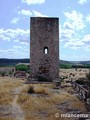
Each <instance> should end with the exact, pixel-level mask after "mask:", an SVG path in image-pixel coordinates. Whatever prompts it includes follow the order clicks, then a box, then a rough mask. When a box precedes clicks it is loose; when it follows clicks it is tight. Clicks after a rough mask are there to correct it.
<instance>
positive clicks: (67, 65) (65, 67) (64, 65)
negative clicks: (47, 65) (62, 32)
mask: <svg viewBox="0 0 90 120" xmlns="http://www.w3.org/2000/svg"><path fill="white" fill-rule="evenodd" d="M60 68H64V69H70V68H72V66H71V65H70V64H60Z"/></svg>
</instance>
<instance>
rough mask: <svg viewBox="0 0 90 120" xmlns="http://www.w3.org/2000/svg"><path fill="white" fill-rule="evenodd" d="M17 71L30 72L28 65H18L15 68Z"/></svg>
mask: <svg viewBox="0 0 90 120" xmlns="http://www.w3.org/2000/svg"><path fill="white" fill-rule="evenodd" d="M15 69H16V71H18V70H20V71H26V72H27V71H28V69H29V68H28V66H27V65H24V64H21V65H17V66H16V67H15Z"/></svg>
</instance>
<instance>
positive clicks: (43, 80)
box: [37, 75, 51, 82]
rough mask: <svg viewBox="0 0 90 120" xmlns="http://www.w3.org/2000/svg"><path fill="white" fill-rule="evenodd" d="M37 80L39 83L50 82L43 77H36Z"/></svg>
mask: <svg viewBox="0 0 90 120" xmlns="http://www.w3.org/2000/svg"><path fill="white" fill-rule="evenodd" d="M37 79H38V81H39V82H51V79H49V78H48V77H46V76H43V75H38V76H37Z"/></svg>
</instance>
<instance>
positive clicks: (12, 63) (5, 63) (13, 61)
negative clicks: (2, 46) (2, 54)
mask: <svg viewBox="0 0 90 120" xmlns="http://www.w3.org/2000/svg"><path fill="white" fill-rule="evenodd" d="M29 62H30V59H4V58H1V59H0V66H1V67H3V66H15V65H16V64H18V63H29Z"/></svg>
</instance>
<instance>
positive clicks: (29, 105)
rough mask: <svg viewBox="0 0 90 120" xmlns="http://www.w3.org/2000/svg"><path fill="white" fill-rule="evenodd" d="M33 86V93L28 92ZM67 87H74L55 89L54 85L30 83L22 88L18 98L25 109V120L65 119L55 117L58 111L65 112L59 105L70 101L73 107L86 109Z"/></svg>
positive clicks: (66, 119)
mask: <svg viewBox="0 0 90 120" xmlns="http://www.w3.org/2000/svg"><path fill="white" fill-rule="evenodd" d="M31 86H33V89H34V93H33V94H29V93H28V92H27V91H28V89H29V88H30V87H31ZM67 89H68V90H72V87H70V88H68V87H67V88H66V89H63V90H56V91H55V89H53V85H48V84H47V85H45V84H34V85H28V86H27V87H26V88H24V89H23V90H22V94H21V95H20V96H19V99H18V102H19V104H20V105H21V106H22V108H23V110H24V111H25V120H64V118H60V117H59V118H56V117H55V114H56V113H59V114H61V113H65V111H64V110H63V109H58V107H57V105H58V104H61V103H64V102H69V101H70V107H71V108H72V109H79V110H82V109H83V110H86V109H85V106H84V104H83V103H82V102H81V101H79V100H78V98H77V97H76V96H74V95H71V94H69V93H68V92H67V91H66V90H67ZM57 91H58V92H57ZM65 120H68V118H65ZM69 120H70V118H69Z"/></svg>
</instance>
